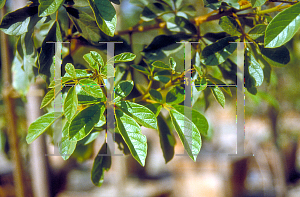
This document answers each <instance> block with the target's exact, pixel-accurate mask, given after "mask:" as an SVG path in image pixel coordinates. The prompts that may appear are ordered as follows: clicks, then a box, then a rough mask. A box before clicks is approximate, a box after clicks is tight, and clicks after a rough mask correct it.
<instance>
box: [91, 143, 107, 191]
mask: <svg viewBox="0 0 300 197" xmlns="http://www.w3.org/2000/svg"><path fill="white" fill-rule="evenodd" d="M110 167H111V154H110V150H109V147H108V144H107V143H104V144H103V145H102V147H101V149H100V150H99V152H98V155H97V156H96V157H95V159H94V163H93V168H92V172H91V179H92V182H93V183H94V185H96V186H98V187H100V186H101V185H102V183H103V181H104V172H105V171H108V170H109V169H110Z"/></svg>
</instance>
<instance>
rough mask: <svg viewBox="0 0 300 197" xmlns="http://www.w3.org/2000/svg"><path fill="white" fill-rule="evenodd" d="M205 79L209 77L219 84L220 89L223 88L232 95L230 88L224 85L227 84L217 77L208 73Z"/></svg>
mask: <svg viewBox="0 0 300 197" xmlns="http://www.w3.org/2000/svg"><path fill="white" fill-rule="evenodd" d="M207 79H209V80H210V81H211V82H212V83H213V84H215V85H221V89H223V90H224V91H225V92H226V93H227V94H228V95H229V96H232V94H231V91H230V88H229V87H228V86H226V85H227V84H226V83H225V82H223V81H221V80H219V79H217V78H214V77H213V76H211V75H210V74H209V75H207Z"/></svg>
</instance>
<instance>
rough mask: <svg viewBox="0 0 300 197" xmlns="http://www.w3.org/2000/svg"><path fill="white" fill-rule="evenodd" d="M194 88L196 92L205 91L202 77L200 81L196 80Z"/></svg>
mask: <svg viewBox="0 0 300 197" xmlns="http://www.w3.org/2000/svg"><path fill="white" fill-rule="evenodd" d="M195 86H196V89H197V90H198V91H202V90H205V88H206V87H207V81H206V79H205V78H204V77H202V78H201V79H196V80H195Z"/></svg>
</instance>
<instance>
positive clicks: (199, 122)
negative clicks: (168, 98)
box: [173, 105, 208, 136]
mask: <svg viewBox="0 0 300 197" xmlns="http://www.w3.org/2000/svg"><path fill="white" fill-rule="evenodd" d="M173 107H174V108H175V109H176V110H177V111H178V112H179V113H181V114H182V115H184V113H185V112H187V113H192V119H189V120H191V121H192V122H193V123H194V124H195V125H196V127H197V129H198V131H199V132H200V133H201V134H202V135H205V136H207V134H208V122H207V120H206V118H205V116H203V115H202V114H201V113H200V112H198V111H197V110H194V109H192V108H190V107H186V106H183V105H173Z"/></svg>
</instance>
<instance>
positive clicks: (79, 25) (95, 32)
mask: <svg viewBox="0 0 300 197" xmlns="http://www.w3.org/2000/svg"><path fill="white" fill-rule="evenodd" d="M66 10H67V13H68V15H69V17H70V19H71V20H72V22H73V23H74V25H75V27H76V29H77V31H78V32H79V33H80V34H81V35H82V37H84V38H85V39H87V40H88V41H90V42H92V43H95V44H96V43H98V42H99V40H100V39H101V36H100V29H99V27H98V25H97V23H96V20H95V18H94V17H92V16H90V15H89V14H88V13H86V12H85V11H84V10H81V9H80V8H78V9H75V8H72V7H66Z"/></svg>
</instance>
